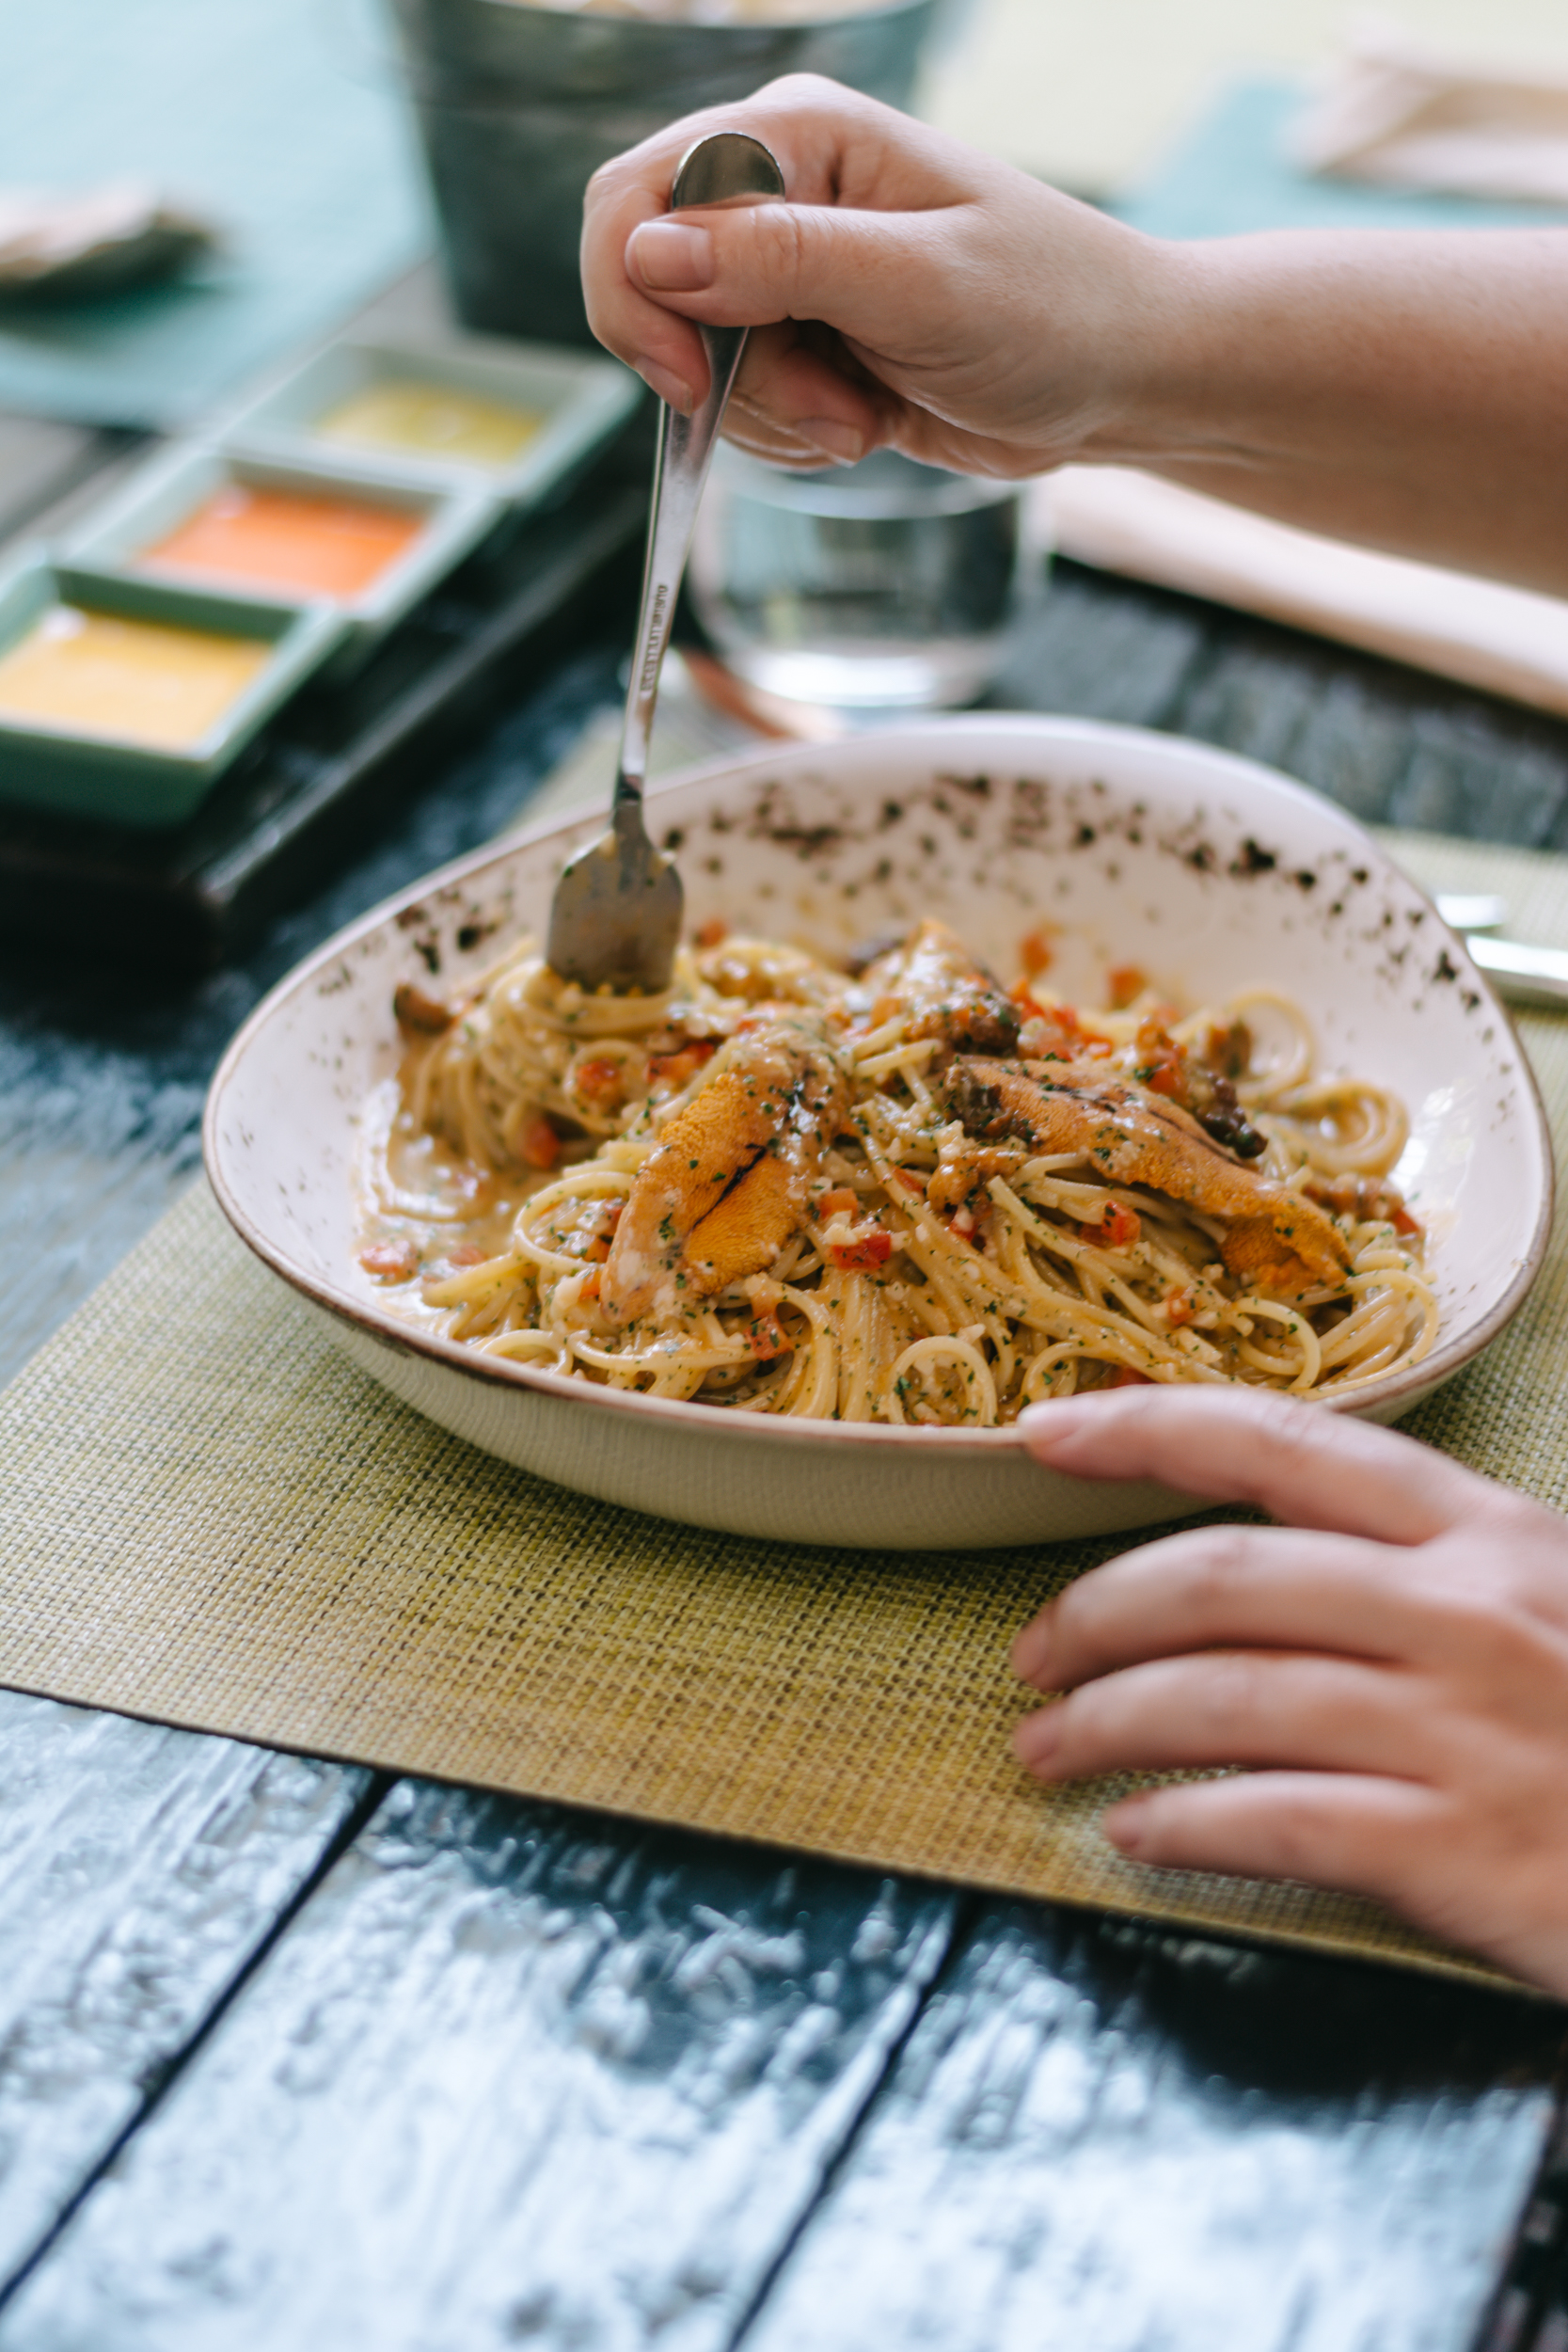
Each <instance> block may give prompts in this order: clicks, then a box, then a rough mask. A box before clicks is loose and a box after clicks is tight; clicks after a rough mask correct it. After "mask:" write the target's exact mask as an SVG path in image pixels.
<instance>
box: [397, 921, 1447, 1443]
mask: <svg viewBox="0 0 1568 2352" xmlns="http://www.w3.org/2000/svg"><path fill="white" fill-rule="evenodd" d="M1025 951H1026V954H1025V960H1026V961H1027V962H1029V963H1030V965H1031V967H1032V969H1033V977H1029V978H1027V979H1024V980H1021V981H1020V982H1019V983H1018V984H1017V985H1016V986H1015V987H1014V988H1013V989H1012V990H1011V991H1010V993H1004V992H1003V990H1002V989H1001V988H1000V987H999V986H998V985H997V983H996V982H995V981H993V980H992V979H991V977H990V975H989V974H988V973H987V972H985V971H984V970H983V969H982V967H981V966H980V965H978V964H977V963H976V962H975V961H974V960H973V959H972V958H971V957H970V956H969V955H968V953H967V952H966V950H965V949H964V948H963V947H962V946H961V945H960V943H959V942H958V940H957V939H956V938H954V937H953V935H952V934H951V933H950V932H948V931H947V930H945V929H944V928H943V927H942V925H940V924H937V923H934V922H927V923H924V924H921V925H919V926H917V927H916V928H915V930H913V932H912V933H911V935H910V936H909V938H907V939H905V940H903V941H900V942H898V943H895V944H894V945H893V946H889V947H887V948H886V949H885V950H884V951H883V952H882V953H881V954H879V955H877V956H875V957H873V958H871V959H870V960H869V961H866V962H864V963H863V964H861V965H859V966H857V967H856V968H855V969H853V970H844V969H837V968H834V967H833V966H832V965H831V964H829V963H828V962H826V961H822V960H820V959H818V958H816V957H813V956H811V955H808V954H806V953H805V952H804V951H802V950H800V949H799V948H795V947H789V946H782V945H780V944H778V943H774V942H768V941H762V940H747V939H734V940H732V939H721V940H717V941H712V940H710V941H709V942H708V944H707V945H705V946H699V947H696V948H692V949H688V950H683V952H682V954H681V956H680V958H679V960H678V961H677V965H676V970H675V975H674V979H673V985H672V986H671V987H670V988H669V989H668V990H667V991H665V992H664V993H662V994H660V995H657V996H612V995H609V994H604V993H601V994H599V995H594V996H585V995H584V994H583V993H582V992H581V991H580V990H578V989H576V988H574V987H572V986H570V985H567V984H564V983H562V981H560V980H559V979H558V978H557V977H555V975H553V974H552V973H551V972H550V971H549V970H548V969H547V967H546V965H545V963H544V961H542V959H541V957H540V956H539V954H538V952H537V950H536V949H535V947H534V946H532V944H531V943H529V942H523V943H521V944H520V945H518V946H516V947H515V948H513V949H511V950H510V951H509V952H508V953H507V954H506V955H505V956H504V957H503V958H502V959H501V961H499V963H498V964H496V965H495V966H494V967H493V968H492V969H491V971H490V972H489V973H488V974H487V975H486V976H485V977H484V978H483V980H482V981H481V982H480V983H478V984H477V985H476V986H475V987H474V988H473V989H472V990H471V991H470V992H468V993H467V994H466V995H465V996H464V997H463V998H462V999H460V1000H458V1001H451V1002H449V1001H447V1000H443V999H438V998H436V997H433V996H427V995H425V994H424V993H421V992H420V991H417V990H414V989H410V988H404V989H402V990H400V991H399V993H398V999H397V1012H398V1018H399V1021H400V1023H401V1025H402V1028H403V1031H404V1039H405V1044H406V1052H405V1055H404V1066H403V1069H402V1071H401V1073H400V1075H399V1077H398V1078H397V1079H396V1080H395V1081H392V1082H390V1083H389V1084H388V1087H387V1088H386V1089H383V1090H382V1093H381V1095H380V1096H379V1097H378V1099H377V1101H376V1103H375V1104H373V1105H372V1112H371V1115H370V1116H368V1117H367V1119H366V1120H365V1123H364V1136H365V1145H364V1160H363V1169H362V1199H361V1243H362V1247H361V1256H360V1263H361V1266H362V1267H363V1269H364V1271H365V1273H366V1274H367V1275H368V1276H369V1277H370V1279H372V1280H373V1281H374V1282H375V1283H376V1284H377V1285H378V1286H379V1287H380V1288H381V1290H382V1291H383V1292H384V1294H385V1295H386V1296H387V1299H388V1304H390V1305H392V1306H393V1307H394V1309H395V1311H398V1312H400V1313H403V1314H405V1315H408V1316H410V1317H412V1318H414V1319H415V1320H417V1321H419V1322H420V1323H421V1324H423V1325H424V1327H426V1328H430V1329H435V1330H437V1331H439V1332H441V1333H443V1334H444V1335H445V1336H447V1337H449V1338H451V1339H453V1340H457V1341H460V1342H463V1343H467V1344H469V1345H471V1346H474V1347H476V1348H480V1349H483V1350H484V1351H486V1352H487V1353H489V1354H491V1355H493V1356H496V1357H498V1358H501V1359H506V1360H509V1361H512V1362H516V1363H522V1364H528V1365H531V1366H534V1367H544V1368H546V1369H549V1370H552V1371H554V1372H556V1373H558V1374H561V1375H565V1376H566V1377H568V1378H571V1379H576V1380H583V1381H590V1382H597V1383H601V1384H605V1385H608V1386H610V1387H614V1388H620V1389H631V1390H638V1391H642V1392H643V1393H648V1394H653V1395H657V1396H662V1397H671V1398H676V1399H682V1400H687V1401H696V1402H699V1403H701V1404H704V1405H706V1406H714V1407H718V1408H721V1409H725V1410H730V1411H739V1412H752V1413H774V1414H784V1415H791V1416H800V1417H804V1418H808V1419H838V1420H843V1421H860V1422H893V1423H897V1424H902V1425H905V1426H914V1425H920V1424H927V1425H932V1424H936V1425H943V1426H949V1427H969V1428H975V1427H982V1428H983V1427H990V1426H994V1425H996V1424H998V1423H1001V1422H1010V1421H1012V1420H1014V1419H1016V1417H1017V1415H1018V1414H1019V1412H1020V1411H1021V1410H1022V1408H1023V1407H1024V1406H1026V1405H1030V1404H1033V1403H1037V1402H1039V1401H1041V1400H1044V1399H1049V1398H1052V1397H1060V1396H1066V1395H1070V1394H1072V1393H1073V1392H1074V1391H1083V1390H1085V1389H1089V1388H1094V1387H1101V1386H1104V1385H1107V1384H1111V1385H1120V1384H1122V1383H1125V1382H1127V1381H1137V1380H1146V1381H1154V1382H1181V1381H1216V1380H1231V1381H1242V1382H1244V1383H1247V1384H1250V1385H1254V1386H1262V1387H1269V1388H1275V1389H1278V1390H1281V1391H1289V1392H1290V1393H1291V1394H1295V1395H1307V1396H1315V1397H1332V1396H1335V1395H1338V1394H1340V1393H1343V1392H1344V1391H1348V1390H1353V1389H1355V1388H1358V1387H1361V1386H1363V1385H1364V1384H1365V1383H1366V1382H1367V1381H1369V1380H1372V1379H1376V1378H1378V1377H1380V1376H1382V1375H1385V1374H1386V1373H1388V1372H1390V1371H1393V1370H1395V1369H1397V1368H1399V1367H1401V1366H1403V1365H1407V1364H1414V1363H1417V1362H1418V1361H1419V1360H1420V1359H1422V1357H1424V1356H1425V1355H1426V1354H1427V1353H1428V1352H1429V1351H1430V1349H1431V1347H1432V1345H1433V1341H1434V1338H1435V1336H1436V1330H1437V1320H1438V1311H1437V1302H1436V1296H1435V1293H1434V1291H1433V1284H1432V1281H1431V1279H1429V1276H1428V1273H1427V1270H1426V1267H1425V1263H1424V1248H1423V1235H1422V1233H1421V1231H1420V1228H1419V1226H1418V1223H1417V1221H1416V1219H1415V1218H1414V1217H1413V1216H1411V1215H1410V1213H1409V1210H1408V1209H1407V1207H1406V1205H1405V1203H1404V1201H1403V1200H1402V1198H1401V1196H1400V1194H1399V1192H1398V1191H1397V1190H1396V1189H1395V1188H1394V1186H1393V1184H1392V1183H1391V1182H1390V1175H1391V1171H1392V1169H1393V1168H1394V1166H1395V1164H1396V1163H1397V1161H1398V1159H1399V1157H1400V1154H1401V1152H1402V1149H1403V1145H1404V1141H1405V1135H1406V1120H1405V1115H1404V1111H1403V1107H1402V1104H1401V1103H1400V1102H1399V1100H1398V1098H1397V1097H1396V1096H1395V1095H1394V1094H1392V1093H1391V1092H1389V1091H1388V1090H1387V1089H1385V1088H1382V1087H1379V1086H1375V1085H1373V1084H1371V1083H1370V1082H1369V1081H1366V1080H1362V1079H1358V1078H1350V1077H1340V1076H1334V1075H1328V1074H1324V1073H1315V1071H1314V1060H1315V1053H1314V1047H1313V1043H1312V1039H1311V1032H1310V1028H1309V1025H1308V1024H1307V1019H1306V1016H1305V1014H1304V1012H1303V1010H1302V1009H1301V1008H1300V1007H1299V1006H1297V1005H1295V1004H1294V1003H1293V1002H1292V1001H1291V999H1289V998H1287V997H1282V996H1280V995H1279V994H1278V993H1276V992H1273V991H1264V990H1257V991H1252V992H1248V993H1244V994H1243V995H1240V996H1238V997H1237V998H1236V999H1234V1000H1233V1001H1232V1002H1231V1003H1229V1004H1227V1005H1224V1006H1219V1007H1212V1008H1205V1009H1200V1010H1197V1011H1195V1012H1189V1013H1186V1014H1180V1013H1179V1012H1178V1011H1177V1010H1176V1009H1174V1008H1173V1007H1171V1006H1170V1005H1168V1004H1166V1003H1164V1001H1163V1000H1162V999H1161V997H1160V994H1159V992H1158V991H1157V990H1155V989H1154V988H1152V987H1150V986H1149V985H1148V983H1147V982H1146V981H1145V980H1144V978H1143V976H1142V975H1141V974H1138V973H1134V972H1130V971H1129V972H1118V973H1116V974H1113V975H1112V976H1111V987H1110V993H1111V996H1112V1001H1113V1003H1114V1004H1115V1005H1116V1006H1117V1009H1115V1010H1109V1011H1105V1010H1088V1009H1083V1008H1080V1007H1075V1006H1071V1005H1068V1004H1065V1003H1063V1002H1061V1001H1060V1000H1059V999H1057V998H1056V997H1054V996H1053V994H1051V993H1050V992H1049V991H1048V990H1047V989H1046V988H1045V987H1044V985H1043V977H1042V974H1041V972H1040V969H1039V954H1040V950H1039V947H1038V943H1037V941H1036V942H1026V943H1025ZM1031 951H1032V952H1031ZM1259 1027H1262V1028H1264V1029H1266V1030H1268V1031H1269V1032H1270V1033H1271V1034H1272V1035H1273V1039H1274V1050H1272V1051H1264V1050H1262V1047H1261V1045H1260V1042H1259V1035H1258V1031H1259Z"/></svg>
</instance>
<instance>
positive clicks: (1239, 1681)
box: [1200, 1650, 1269, 1742]
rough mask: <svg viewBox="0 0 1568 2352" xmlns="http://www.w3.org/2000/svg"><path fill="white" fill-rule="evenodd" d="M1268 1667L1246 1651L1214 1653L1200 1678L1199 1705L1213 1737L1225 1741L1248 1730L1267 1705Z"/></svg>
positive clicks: (1255, 1722) (1218, 1651) (1217, 1651)
mask: <svg viewBox="0 0 1568 2352" xmlns="http://www.w3.org/2000/svg"><path fill="white" fill-rule="evenodd" d="M1268 1680H1269V1666H1268V1664H1267V1662H1265V1661H1263V1660H1261V1659H1259V1658H1255V1657H1253V1656H1252V1655H1251V1653H1250V1652H1248V1651H1246V1650H1215V1651H1213V1652H1212V1654H1211V1656H1210V1658H1209V1660H1208V1661H1207V1671H1206V1673H1205V1674H1204V1677H1203V1682H1202V1696H1201V1701H1200V1704H1201V1706H1202V1708H1203V1713H1204V1717H1205V1720H1206V1722H1207V1724H1208V1727H1209V1729H1210V1731H1211V1733H1212V1736H1213V1737H1214V1738H1215V1739H1216V1740H1220V1741H1221V1742H1225V1741H1228V1740H1234V1739H1236V1738H1238V1737H1240V1736H1241V1735H1242V1734H1243V1733H1245V1732H1247V1731H1250V1730H1251V1729H1252V1728H1253V1726H1254V1725H1255V1724H1257V1722H1258V1720H1259V1715H1260V1714H1261V1713H1263V1711H1264V1710H1265V1708H1266V1707H1267V1704H1268V1690H1267V1684H1268Z"/></svg>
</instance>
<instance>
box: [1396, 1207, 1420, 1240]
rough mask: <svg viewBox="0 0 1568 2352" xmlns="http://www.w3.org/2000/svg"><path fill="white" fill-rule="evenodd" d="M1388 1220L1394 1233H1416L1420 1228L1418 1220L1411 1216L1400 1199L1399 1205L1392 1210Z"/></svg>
mask: <svg viewBox="0 0 1568 2352" xmlns="http://www.w3.org/2000/svg"><path fill="white" fill-rule="evenodd" d="M1388 1222H1389V1223H1390V1224H1391V1225H1392V1227H1393V1229H1394V1231H1395V1232H1396V1233H1418V1232H1420V1230H1421V1228H1420V1224H1419V1221H1418V1219H1417V1218H1416V1217H1413V1216H1411V1214H1410V1211H1409V1210H1408V1209H1407V1208H1406V1207H1405V1205H1404V1202H1403V1201H1401V1202H1400V1205H1399V1207H1398V1208H1397V1209H1396V1210H1394V1212H1393V1214H1392V1216H1390V1217H1389V1220H1388Z"/></svg>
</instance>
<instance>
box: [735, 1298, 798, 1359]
mask: <svg viewBox="0 0 1568 2352" xmlns="http://www.w3.org/2000/svg"><path fill="white" fill-rule="evenodd" d="M746 1341H747V1344H748V1346H749V1347H750V1348H751V1351H752V1355H753V1356H754V1357H755V1358H756V1359H757V1361H758V1363H768V1362H770V1361H771V1359H773V1358H774V1357H775V1356H787V1355H789V1354H790V1352H791V1351H792V1349H793V1348H794V1345H795V1343H794V1341H793V1340H792V1339H791V1338H790V1336H789V1334H788V1332H787V1331H786V1330H785V1329H784V1325H783V1324H782V1323H781V1322H780V1321H779V1318H778V1316H777V1315H776V1314H775V1313H774V1312H773V1311H772V1309H771V1308H770V1307H769V1308H766V1309H764V1310H763V1311H761V1312H760V1313H758V1314H755V1315H753V1316H752V1321H751V1325H750V1327H749V1328H748V1330H747V1333H746Z"/></svg>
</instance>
